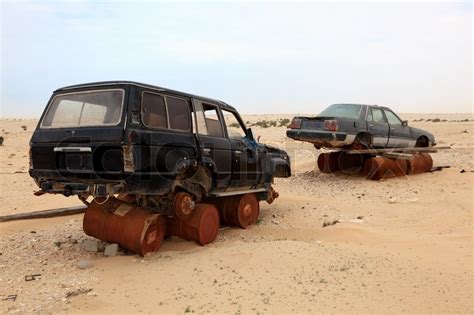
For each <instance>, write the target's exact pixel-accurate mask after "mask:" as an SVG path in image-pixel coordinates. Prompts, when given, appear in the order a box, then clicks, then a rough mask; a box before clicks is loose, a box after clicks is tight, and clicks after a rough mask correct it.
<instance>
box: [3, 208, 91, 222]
mask: <svg viewBox="0 0 474 315" xmlns="http://www.w3.org/2000/svg"><path fill="white" fill-rule="evenodd" d="M86 209H87V207H85V206H77V207H68V208H58V209H48V210H40V211H33V212H23V213H16V214H10V215H4V216H0V222H6V221H16V220H30V219H43V218H53V217H60V216H66V215H74V214H79V213H84V212H86Z"/></svg>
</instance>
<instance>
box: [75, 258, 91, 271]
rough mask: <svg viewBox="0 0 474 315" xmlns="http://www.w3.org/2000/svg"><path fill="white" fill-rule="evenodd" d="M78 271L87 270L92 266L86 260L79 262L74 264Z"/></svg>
mask: <svg viewBox="0 0 474 315" xmlns="http://www.w3.org/2000/svg"><path fill="white" fill-rule="evenodd" d="M76 266H77V267H78V268H79V269H87V268H90V267H92V266H93V264H92V263H91V262H90V261H88V260H79V261H78V262H77V264H76Z"/></svg>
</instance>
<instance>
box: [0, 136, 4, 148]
mask: <svg viewBox="0 0 474 315" xmlns="http://www.w3.org/2000/svg"><path fill="white" fill-rule="evenodd" d="M4 140H5V138H3V137H0V146H1V145H3V141H4Z"/></svg>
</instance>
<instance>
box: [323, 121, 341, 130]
mask: <svg viewBox="0 0 474 315" xmlns="http://www.w3.org/2000/svg"><path fill="white" fill-rule="evenodd" d="M337 127H338V126H337V120H325V121H324V130H327V131H337Z"/></svg>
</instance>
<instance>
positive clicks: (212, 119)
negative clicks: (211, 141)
mask: <svg viewBox="0 0 474 315" xmlns="http://www.w3.org/2000/svg"><path fill="white" fill-rule="evenodd" d="M202 108H203V112H204V119H205V121H206V127H207V134H208V135H209V136H213V137H220V138H223V137H224V131H223V129H222V122H221V120H220V118H219V112H218V111H217V107H215V106H212V105H208V104H202Z"/></svg>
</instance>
